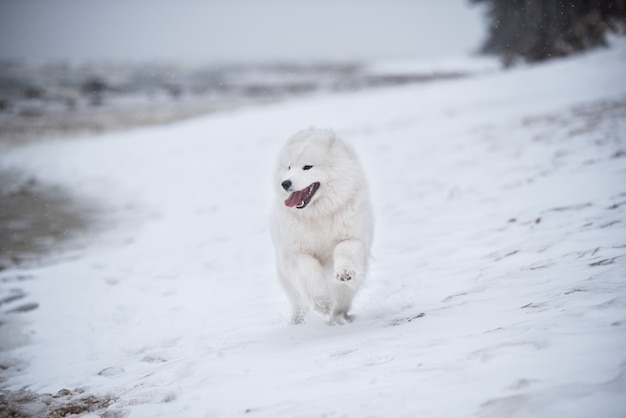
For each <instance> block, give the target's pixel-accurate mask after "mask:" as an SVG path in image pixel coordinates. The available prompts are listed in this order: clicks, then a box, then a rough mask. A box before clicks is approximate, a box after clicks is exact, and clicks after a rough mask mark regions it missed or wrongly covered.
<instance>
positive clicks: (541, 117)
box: [0, 41, 626, 417]
mask: <svg viewBox="0 0 626 418" xmlns="http://www.w3.org/2000/svg"><path fill="white" fill-rule="evenodd" d="M625 74H626V43H624V42H623V41H613V46H612V47H611V48H610V49H608V50H601V51H596V52H593V53H589V54H587V55H584V56H580V57H575V58H570V59H563V60H555V61H553V62H550V63H547V64H544V65H538V66H534V67H525V68H519V69H514V70H510V71H506V72H488V73H484V74H482V75H478V76H474V77H472V78H465V79H457V80H448V81H439V82H433V83H428V84H421V85H416V86H414V87H406V86H404V87H402V88H385V89H377V90H373V91H361V92H358V93H349V94H348V93H346V94H341V95H337V94H336V95H326V96H316V97H314V98H307V99H299V100H292V101H288V102H285V103H280V104H272V105H266V106H258V107H247V108H242V109H239V110H236V111H232V112H228V113H221V114H215V115H211V116H208V117H204V118H199V119H194V120H189V121H185V122H182V123H178V124H173V125H170V126H166V127H163V126H160V127H157V128H146V129H139V130H133V131H127V132H123V133H114V134H109V135H103V136H99V137H95V138H87V137H86V138H81V139H74V140H65V141H48V142H41V143H37V144H32V145H28V146H24V147H20V148H15V149H12V150H10V151H8V152H5V153H4V154H3V155H2V156H1V157H0V165H1V166H2V167H19V168H21V169H24V170H28V171H30V172H32V173H34V174H35V175H37V177H38V178H40V179H44V180H45V181H47V182H49V183H51V184H62V185H65V186H66V187H68V188H69V189H70V190H71V191H72V193H73V194H75V195H77V196H81V197H82V198H83V199H87V200H90V201H93V202H97V203H98V204H99V205H100V206H101V207H102V208H103V213H104V214H105V215H104V216H103V221H102V222H103V225H105V226H106V228H105V231H103V232H101V233H99V234H98V235H96V236H91V235H87V236H85V238H84V245H85V247H84V249H83V250H80V251H77V252H76V253H74V254H73V255H72V256H69V257H65V258H63V259H61V260H58V262H56V263H54V264H52V265H44V266H39V267H32V268H31V269H30V270H29V271H28V273H29V274H30V275H31V276H32V277H34V279H33V280H29V281H24V282H23V283H20V286H21V287H22V289H23V290H24V291H25V292H26V293H27V294H28V300H32V301H35V302H38V303H39V308H38V309H35V310H33V311H31V312H28V313H25V314H21V316H22V317H23V318H25V319H26V321H27V324H25V325H24V330H25V332H26V333H27V334H28V335H29V342H28V343H27V344H25V345H22V346H18V347H15V348H13V349H11V350H10V351H8V352H7V353H6V355H8V356H9V357H10V358H11V359H13V361H14V362H15V365H14V367H12V368H10V369H9V370H6V371H4V372H3V373H4V374H5V378H6V380H5V381H4V382H3V383H2V386H3V387H4V388H5V389H9V390H19V389H24V388H26V389H29V390H31V391H34V392H39V393H45V392H48V393H56V392H58V391H59V390H61V389H63V388H67V389H70V390H75V389H76V388H81V390H83V391H86V393H93V394H98V395H101V396H112V397H114V398H115V399H116V400H115V402H114V403H113V404H112V405H111V406H109V407H108V410H109V411H112V412H118V413H120V414H127V415H125V416H129V417H143V416H151V417H157V416H163V417H166V416H167V417H169V416H189V417H198V416H205V417H212V416H244V415H250V416H266V417H276V416H290V417H317V416H328V417H339V416H390V415H391V416H406V417H409V416H411V417H413V416H426V417H453V416H479V417H501V416H510V417H535V416H552V417H588V416H592V415H593V416H599V417H600V416H601V417H621V416H623V413H624V410H625V408H626V398H625V397H624V393H626V332H625V330H624V327H625V326H626V280H625V278H626V276H625V272H626V269H625V267H626V223H625V222H624V220H625V219H626V217H625V215H626V181H625V180H626V155H625V153H626V82H625V81H626V76H625ZM309 126H318V127H332V128H333V129H335V130H336V131H337V132H339V133H340V135H341V136H343V137H344V138H346V139H347V140H349V141H350V142H351V143H352V144H353V145H354V147H355V148H356V149H357V151H358V152H359V154H360V156H361V159H362V162H363V165H364V167H366V171H367V173H368V176H369V181H370V186H371V192H372V195H373V204H374V208H375V211H376V221H377V222H376V239H375V245H374V259H373V263H372V271H371V275H370V278H369V280H368V282H367V286H366V288H365V289H364V290H363V292H362V293H361V294H360V295H359V297H358V299H357V301H356V304H355V307H354V311H353V312H354V313H355V314H356V317H357V319H356V321H355V322H354V323H352V324H349V325H346V326H334V327H331V326H328V325H326V324H325V323H324V322H323V321H322V319H321V318H318V317H316V316H309V317H308V320H307V323H306V324H304V325H301V326H293V325H289V324H288V313H289V309H288V305H287V302H286V298H285V297H284V296H283V294H282V292H281V290H280V288H279V286H278V285H277V283H276V279H275V277H274V273H273V250H272V248H271V244H270V240H269V233H268V226H267V218H268V212H269V208H270V202H271V199H272V187H271V185H270V184H269V182H270V179H271V178H272V177H271V170H272V167H273V164H274V161H275V160H274V159H275V157H276V155H277V152H278V149H279V148H280V146H281V145H282V144H283V142H284V141H285V139H286V138H287V137H288V136H289V135H291V134H292V133H294V132H295V131H297V130H298V129H301V128H306V127H309ZM12 274H16V272H15V271H11V270H9V271H3V272H1V273H0V276H1V277H8V276H10V275H12ZM1 277H0V278H1Z"/></svg>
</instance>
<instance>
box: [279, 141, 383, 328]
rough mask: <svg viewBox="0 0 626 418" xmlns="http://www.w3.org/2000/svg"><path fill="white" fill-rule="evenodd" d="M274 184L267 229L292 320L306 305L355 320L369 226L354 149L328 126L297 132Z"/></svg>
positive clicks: (333, 318)
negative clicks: (354, 304)
mask: <svg viewBox="0 0 626 418" xmlns="http://www.w3.org/2000/svg"><path fill="white" fill-rule="evenodd" d="M274 185H275V187H276V192H277V197H276V202H275V206H274V208H273V215H272V219H271V232H272V239H273V241H274V246H275V249H276V258H277V263H276V264H277V271H278V276H279V279H280V282H281V284H282V286H283V288H284V289H285V292H286V293H287V296H288V298H289V301H290V302H291V305H292V308H293V311H292V317H291V320H292V322H293V323H295V324H299V323H301V322H303V321H304V316H305V314H306V312H307V311H309V310H311V309H312V310H315V311H317V312H318V313H320V314H322V315H324V316H325V317H326V318H327V319H328V323H329V324H343V323H346V322H350V321H352V319H353V316H352V315H350V314H349V312H350V307H351V305H352V300H353V298H354V296H355V294H356V293H357V291H358V289H359V287H360V286H361V284H362V283H363V280H364V279H365V276H366V275H367V267H368V260H369V257H370V247H371V244H372V235H373V225H374V224H373V216H372V210H371V207H370V203H369V197H368V192H367V184H366V181H365V176H364V175H363V171H362V169H361V165H360V163H359V161H358V159H357V156H356V154H355V152H354V151H353V150H352V148H351V147H350V146H349V145H348V144H347V143H345V142H344V141H342V140H341V139H339V138H338V137H337V136H336V135H335V133H334V132H333V131H330V130H320V129H309V130H305V131H301V132H298V133H297V134H295V135H294V136H293V137H292V138H291V139H289V141H288V142H287V143H286V144H285V146H284V148H283V149H282V152H281V154H280V157H279V161H278V167H277V168H276V173H275V176H274Z"/></svg>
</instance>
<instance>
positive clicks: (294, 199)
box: [285, 189, 306, 208]
mask: <svg viewBox="0 0 626 418" xmlns="http://www.w3.org/2000/svg"><path fill="white" fill-rule="evenodd" d="M304 196H306V189H304V190H299V191H297V192H293V193H291V194H290V195H289V197H288V198H287V200H285V205H287V206H289V207H290V208H292V207H294V206H296V205H299V204H300V202H302V200H304Z"/></svg>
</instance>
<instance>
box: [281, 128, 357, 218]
mask: <svg viewBox="0 0 626 418" xmlns="http://www.w3.org/2000/svg"><path fill="white" fill-rule="evenodd" d="M361 179H362V176H361V175H360V168H359V166H358V162H357V161H356V157H355V155H354V152H353V151H352V149H351V148H350V147H349V146H348V145H347V144H345V143H344V142H343V141H341V140H339V139H337V138H336V136H335V133H334V132H333V131H330V130H320V129H309V130H306V131H301V132H298V133H297V134H296V135H294V136H293V137H292V138H291V139H290V140H289V141H288V142H287V144H286V145H285V148H284V149H283V152H282V153H281V156H280V160H279V164H278V169H277V174H276V179H275V182H276V186H277V187H278V192H279V196H280V198H281V199H284V205H285V206H286V207H288V208H293V209H294V210H302V211H303V213H304V212H306V213H311V214H312V213H329V212H332V211H334V210H337V209H338V208H339V207H341V206H342V205H343V204H344V202H345V201H347V200H349V199H350V198H351V197H352V196H353V194H354V193H355V190H356V188H357V187H360V186H361V185H360V183H359V182H360V181H361Z"/></svg>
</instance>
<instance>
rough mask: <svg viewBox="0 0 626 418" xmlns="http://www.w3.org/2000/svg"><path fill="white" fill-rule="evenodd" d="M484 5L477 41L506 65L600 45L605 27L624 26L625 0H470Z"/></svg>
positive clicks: (604, 39) (616, 27) (543, 58)
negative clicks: (482, 36)
mask: <svg viewBox="0 0 626 418" xmlns="http://www.w3.org/2000/svg"><path fill="white" fill-rule="evenodd" d="M470 1H471V2H472V3H479V4H484V5H485V6H486V7H487V17H488V19H489V30H488V35H487V40H486V41H485V44H484V45H483V47H482V51H483V52H485V53H491V54H497V55H500V56H501V57H502V58H503V61H504V63H505V64H506V65H510V64H511V63H512V62H513V61H515V60H516V59H517V58H523V59H525V60H527V61H530V62H532V61H541V60H545V59H548V58H552V57H559V56H565V55H569V54H572V53H575V52H579V51H582V50H585V49H588V48H593V47H597V46H601V45H606V38H605V34H606V32H607V31H614V32H622V33H623V32H624V28H625V27H626V0H470Z"/></svg>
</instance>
